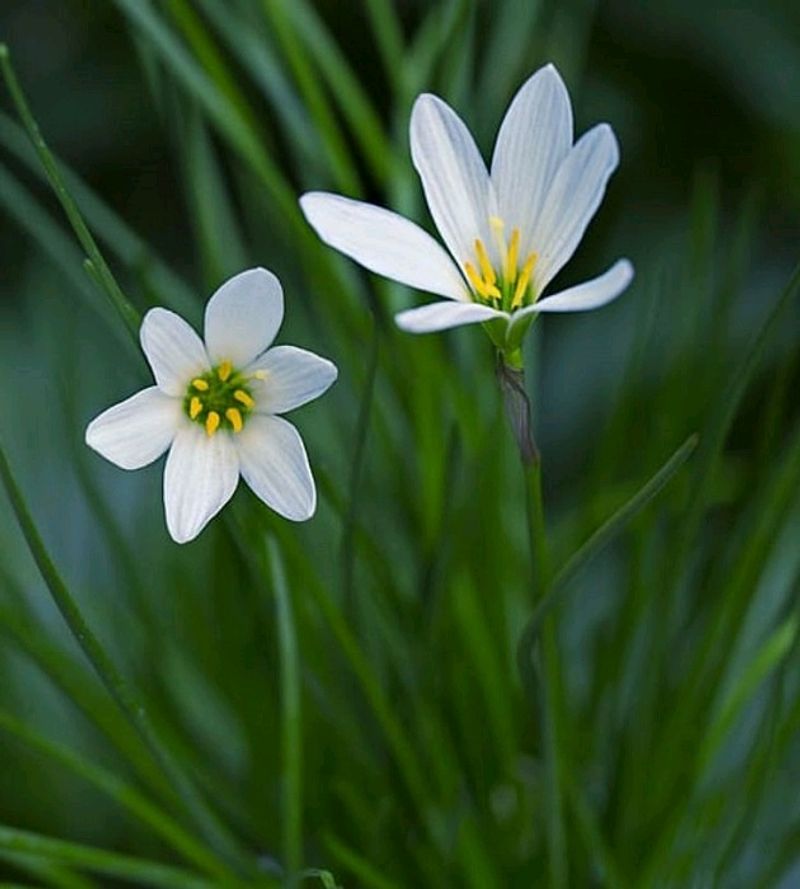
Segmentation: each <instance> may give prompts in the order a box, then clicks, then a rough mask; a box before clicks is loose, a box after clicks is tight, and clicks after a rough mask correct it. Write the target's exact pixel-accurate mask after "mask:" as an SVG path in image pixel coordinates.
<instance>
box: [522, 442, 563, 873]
mask: <svg viewBox="0 0 800 889" xmlns="http://www.w3.org/2000/svg"><path fill="white" fill-rule="evenodd" d="M523 469H524V472H525V481H526V488H527V491H526V493H527V507H528V541H529V545H530V553H531V568H532V575H533V590H534V601H535V603H537V604H539V603H541V601H542V600H543V599H544V598H545V597H546V596H547V590H548V587H549V585H550V577H551V569H550V548H549V543H548V539H547V527H546V524H545V518H544V501H543V498H542V464H541V460H538V459H537V460H536V461H534V462H533V463H530V464H528V465H524V464H523ZM560 672H561V671H560V665H559V656H558V638H557V635H556V626H555V618H554V617H553V616H550V617H549V618H548V619H547V620H546V621H545V624H544V627H543V629H542V636H541V651H540V660H539V663H538V670H537V674H538V680H539V681H538V686H539V687H540V689H541V694H540V695H537V697H538V699H539V701H540V710H541V713H540V718H541V725H542V750H543V756H544V765H545V797H546V803H545V806H546V814H547V819H546V823H547V846H548V867H549V876H550V886H551V887H553V889H562V887H565V886H566V885H567V883H568V870H567V848H566V832H565V828H564V800H563V794H562V789H561V755H562V744H561V740H560V738H561V735H562V732H561V728H560V724H559V723H560V720H559V686H560Z"/></svg>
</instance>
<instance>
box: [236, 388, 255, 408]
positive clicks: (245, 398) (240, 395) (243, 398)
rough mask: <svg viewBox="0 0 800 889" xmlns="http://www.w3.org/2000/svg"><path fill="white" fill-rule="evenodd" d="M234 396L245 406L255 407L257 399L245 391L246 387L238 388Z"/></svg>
mask: <svg viewBox="0 0 800 889" xmlns="http://www.w3.org/2000/svg"><path fill="white" fill-rule="evenodd" d="M233 397H234V398H235V399H236V400H237V401H238V402H239V403H240V404H243V405H244V406H245V407H249V408H253V407H255V406H256V403H255V401H253V399H252V398H251V397H250V396H249V395H248V394H247V393H246V392H245V391H244V389H237V390H236V391H235V392H234V393H233Z"/></svg>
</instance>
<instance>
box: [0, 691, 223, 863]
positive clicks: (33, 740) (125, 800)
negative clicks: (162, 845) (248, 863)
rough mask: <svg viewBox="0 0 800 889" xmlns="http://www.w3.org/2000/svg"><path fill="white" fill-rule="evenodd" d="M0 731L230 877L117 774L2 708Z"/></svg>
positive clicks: (178, 848) (190, 857)
mask: <svg viewBox="0 0 800 889" xmlns="http://www.w3.org/2000/svg"><path fill="white" fill-rule="evenodd" d="M0 729H2V730H4V731H6V732H8V733H9V734H11V735H13V736H15V737H16V738H18V739H19V740H20V741H22V742H23V743H24V744H25V745H27V746H28V747H32V748H34V749H36V750H38V751H39V752H40V753H41V754H42V755H44V756H46V757H48V758H49V759H52V760H54V761H55V762H57V763H59V764H60V765H62V766H64V767H65V768H67V769H69V770H70V771H72V772H74V773H75V774H76V775H78V776H80V777H81V778H83V779H84V780H85V781H87V782H88V783H90V784H92V785H94V786H95V787H97V788H98V789H99V790H101V791H102V792H103V793H105V794H106V795H107V796H109V797H110V798H111V799H113V800H114V801H115V802H116V803H117V804H118V805H119V806H121V807H122V808H124V809H126V810H127V811H128V812H130V813H131V814H132V815H134V816H135V817H136V818H138V819H139V820H140V821H142V822H143V823H144V824H146V825H147V826H148V827H150V828H151V829H152V830H153V831H154V832H155V833H157V834H158V835H159V836H160V837H162V839H164V840H165V841H166V842H167V843H168V844H169V845H171V846H172V847H173V849H175V850H176V851H177V852H179V853H180V854H181V855H183V856H184V857H185V858H186V860H187V861H189V862H191V863H192V864H194V865H195V866H197V867H198V868H200V869H202V870H205V871H207V872H208V874H210V875H211V876H213V877H218V878H220V879H230V878H231V874H230V872H229V871H228V870H227V869H226V868H225V867H223V866H222V865H221V864H220V862H219V861H218V860H217V859H216V858H215V857H214V856H213V855H212V854H210V853H209V852H208V850H207V849H206V848H205V847H204V846H202V845H200V844H199V843H198V842H197V841H196V840H195V839H194V838H193V837H192V836H190V835H189V834H187V833H186V831H184V830H183V828H182V827H181V826H180V825H179V824H178V823H177V822H175V821H174V820H173V819H172V818H171V817H170V816H169V815H168V814H167V813H166V812H164V811H162V810H161V809H159V808H158V807H157V806H155V805H153V803H151V802H150V801H149V800H148V799H147V798H146V797H144V796H143V795H142V794H141V793H139V791H138V790H136V788H134V787H132V786H131V785H129V784H127V783H126V782H125V781H123V780H122V779H120V778H118V777H117V776H116V775H114V774H112V773H111V772H108V771H106V770H105V769H103V768H101V767H100V766H98V765H96V764H94V763H92V762H90V761H89V760H87V759H84V758H83V757H82V756H80V755H79V754H77V753H74V752H72V751H71V750H69V748H67V747H65V746H63V745H62V744H58V743H57V742H55V741H51V740H48V739H47V738H45V737H43V736H42V735H40V734H39V733H38V732H35V731H34V730H33V729H31V728H29V727H28V726H26V725H24V724H23V723H21V722H20V721H19V720H18V719H16V718H15V717H14V716H12V715H11V714H10V713H8V712H6V711H5V710H3V709H2V708H0Z"/></svg>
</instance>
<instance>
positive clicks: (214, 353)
mask: <svg viewBox="0 0 800 889" xmlns="http://www.w3.org/2000/svg"><path fill="white" fill-rule="evenodd" d="M282 321H283V290H282V289H281V283H280V281H279V280H278V279H277V278H276V277H275V275H273V274H272V272H268V271H267V270H266V269H249V270H248V271H246V272H240V273H239V274H238V275H234V277H233V278H231V279H230V280H228V281H226V282H225V283H224V284H223V285H222V286H221V287H220V288H219V289H218V290H217V291H216V293H215V294H214V295H213V296H212V297H211V299H210V300H209V301H208V305H207V306H206V322H205V337H206V347H207V349H208V354H209V356H210V357H211V360H212V361H213V362H214V363H215V364H218V363H219V362H221V361H230V362H231V363H232V364H233V366H234V367H240V368H241V367H244V366H245V365H246V364H249V363H250V362H251V361H252V360H253V359H254V358H255V357H256V356H257V355H260V354H261V353H262V352H263V351H264V350H265V349H268V348H269V346H270V345H271V344H272V341H273V340H274V339H275V334H277V332H278V328H279V327H280V326H281V322H282Z"/></svg>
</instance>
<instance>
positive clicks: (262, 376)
mask: <svg viewBox="0 0 800 889" xmlns="http://www.w3.org/2000/svg"><path fill="white" fill-rule="evenodd" d="M268 376H269V372H268V371H266V370H257V371H256V372H255V373H254V374H253V379H256V380H266V378H267V377H268Z"/></svg>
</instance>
